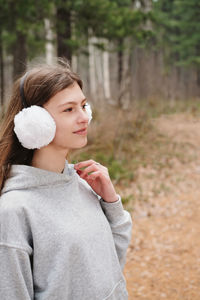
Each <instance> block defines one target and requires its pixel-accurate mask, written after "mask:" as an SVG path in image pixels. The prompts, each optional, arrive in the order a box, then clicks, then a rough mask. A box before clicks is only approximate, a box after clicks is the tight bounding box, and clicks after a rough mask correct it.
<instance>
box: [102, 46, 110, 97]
mask: <svg viewBox="0 0 200 300" xmlns="http://www.w3.org/2000/svg"><path fill="white" fill-rule="evenodd" d="M104 43H105V45H106V47H107V46H108V41H107V40H104ZM103 74H104V80H103V84H104V93H105V98H106V99H108V100H109V99H110V98H111V92H110V68H109V53H108V51H106V50H105V51H104V52H103Z"/></svg>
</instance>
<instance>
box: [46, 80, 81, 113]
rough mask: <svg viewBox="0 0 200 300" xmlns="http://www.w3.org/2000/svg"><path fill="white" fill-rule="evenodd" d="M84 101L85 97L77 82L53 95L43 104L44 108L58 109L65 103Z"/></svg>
mask: <svg viewBox="0 0 200 300" xmlns="http://www.w3.org/2000/svg"><path fill="white" fill-rule="evenodd" d="M84 99H85V95H84V94H83V91H82V90H81V88H80V86H79V85H78V83H77V82H75V83H73V84H72V85H70V86H68V87H67V88H65V89H63V90H62V91H60V92H58V93H57V94H55V95H54V96H53V97H52V98H50V99H49V100H48V102H47V103H45V104H44V107H60V106H61V105H64V104H65V103H67V102H76V103H77V104H78V103H80V102H81V101H83V100H84Z"/></svg>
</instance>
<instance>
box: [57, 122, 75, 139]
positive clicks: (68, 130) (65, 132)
mask: <svg viewBox="0 0 200 300" xmlns="http://www.w3.org/2000/svg"><path fill="white" fill-rule="evenodd" d="M72 132H73V128H72V124H71V122H69V120H67V121H66V120H62V119H61V120H59V121H57V122H56V135H55V138H56V139H62V138H66V137H67V136H70V135H71V134H72Z"/></svg>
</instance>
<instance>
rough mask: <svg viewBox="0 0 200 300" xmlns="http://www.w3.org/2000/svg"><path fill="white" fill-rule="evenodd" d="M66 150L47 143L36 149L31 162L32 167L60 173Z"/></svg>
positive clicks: (63, 165) (63, 164)
mask: <svg viewBox="0 0 200 300" xmlns="http://www.w3.org/2000/svg"><path fill="white" fill-rule="evenodd" d="M67 153H68V151H67V150H66V149H64V150H63V149H57V148H55V146H53V145H51V144H49V145H47V146H45V147H42V148H41V149H36V150H35V151H34V154H33V159H32V162H31V166H32V167H36V168H40V169H44V170H47V171H51V172H57V173H62V171H63V169H64V167H65V160H66V156H67Z"/></svg>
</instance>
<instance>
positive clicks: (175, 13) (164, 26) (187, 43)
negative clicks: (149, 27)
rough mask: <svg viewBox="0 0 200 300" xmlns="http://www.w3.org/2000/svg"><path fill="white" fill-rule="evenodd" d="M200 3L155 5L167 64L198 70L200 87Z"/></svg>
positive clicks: (173, 1) (171, 1)
mask: <svg viewBox="0 0 200 300" xmlns="http://www.w3.org/2000/svg"><path fill="white" fill-rule="evenodd" d="M199 11H200V2H199V0H190V1H187V0H182V1H180V0H162V1H156V2H155V3H154V17H153V19H154V21H155V23H154V24H155V25H156V26H155V28H156V29H155V30H156V31H157V32H159V35H158V36H157V44H158V45H159V46H160V47H162V48H163V49H164V53H165V58H166V62H167V63H168V64H171V65H174V64H175V65H176V66H185V67H186V66H189V67H193V68H195V69H196V71H197V83H198V85H200V34H199V32H200V13H199Z"/></svg>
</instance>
